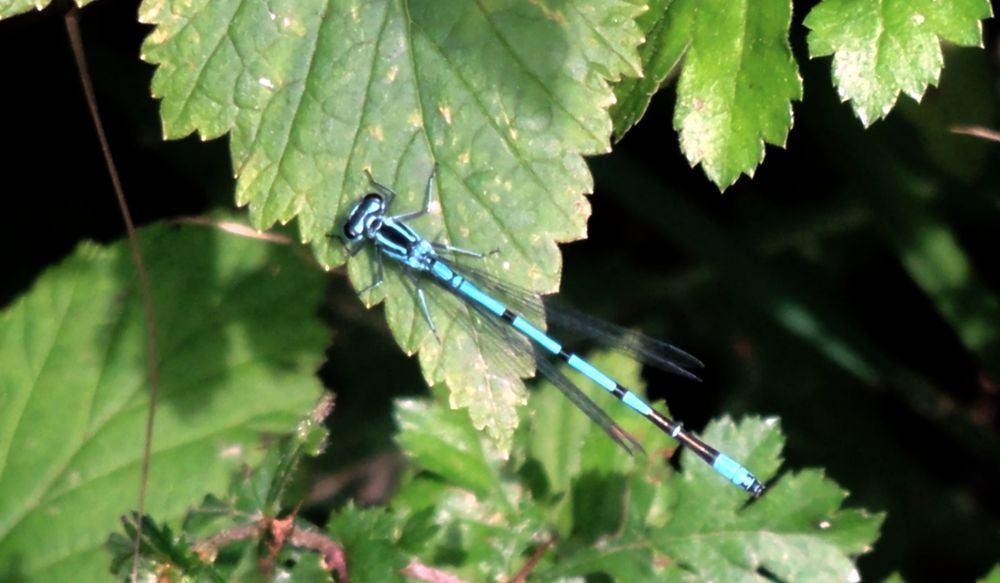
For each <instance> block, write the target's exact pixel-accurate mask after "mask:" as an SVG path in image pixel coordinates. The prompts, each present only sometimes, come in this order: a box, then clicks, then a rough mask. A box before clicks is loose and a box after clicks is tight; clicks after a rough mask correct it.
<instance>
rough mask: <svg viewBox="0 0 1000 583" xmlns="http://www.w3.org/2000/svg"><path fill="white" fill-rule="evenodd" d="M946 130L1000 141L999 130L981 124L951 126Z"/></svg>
mask: <svg viewBox="0 0 1000 583" xmlns="http://www.w3.org/2000/svg"><path fill="white" fill-rule="evenodd" d="M948 130H949V131H950V132H951V133H953V134H964V135H966V136H975V137H977V138H983V139H985V140H991V141H994V142H1000V132H998V131H997V130H991V129H989V128H984V127H982V126H951V127H950V128H948Z"/></svg>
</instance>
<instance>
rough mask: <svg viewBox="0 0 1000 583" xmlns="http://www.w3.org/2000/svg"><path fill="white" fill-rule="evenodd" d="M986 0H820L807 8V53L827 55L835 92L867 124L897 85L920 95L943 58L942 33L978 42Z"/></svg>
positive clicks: (891, 99)
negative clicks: (830, 62) (810, 8)
mask: <svg viewBox="0 0 1000 583" xmlns="http://www.w3.org/2000/svg"><path fill="white" fill-rule="evenodd" d="M991 15H992V9H991V8H990V3H989V0H824V1H823V2H821V3H820V4H818V5H817V6H816V7H815V8H813V9H812V10H811V11H810V12H809V14H808V15H807V16H806V19H805V25H806V26H807V27H808V28H809V29H810V33H809V53H810V55H811V56H812V57H825V56H828V55H834V57H833V78H834V81H835V83H836V84H837V91H838V93H839V94H840V97H841V99H843V100H844V101H851V103H852V106H853V107H854V112H855V114H856V115H857V116H858V118H859V119H860V120H861V123H862V124H864V125H865V126H866V127H867V126H869V125H871V124H872V123H873V122H875V121H877V120H879V119H881V118H883V117H885V116H886V115H888V113H889V112H890V111H891V110H892V107H893V105H894V104H895V103H896V99H897V98H898V97H899V94H900V92H902V93H905V94H907V95H909V96H910V97H912V98H913V99H914V100H917V101H919V100H920V98H921V97H922V96H923V94H924V91H926V90H927V86H928V85H936V84H937V81H938V77H939V75H940V74H941V68H942V67H943V66H944V57H943V56H942V54H941V41H942V40H946V41H949V42H952V43H955V44H957V45H961V46H981V45H982V24H981V23H980V21H981V20H983V19H985V18H989V17H990V16H991Z"/></svg>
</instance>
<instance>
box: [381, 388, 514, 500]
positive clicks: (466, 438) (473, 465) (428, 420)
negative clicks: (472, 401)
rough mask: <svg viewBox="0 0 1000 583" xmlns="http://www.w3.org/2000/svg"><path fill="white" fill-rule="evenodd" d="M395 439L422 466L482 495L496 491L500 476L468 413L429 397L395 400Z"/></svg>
mask: <svg viewBox="0 0 1000 583" xmlns="http://www.w3.org/2000/svg"><path fill="white" fill-rule="evenodd" d="M395 416H396V423H397V424H398V425H399V434H398V435H397V437H396V439H397V441H399V445H400V446H401V447H402V448H403V451H404V452H406V454H407V455H408V456H410V457H411V458H413V459H414V461H416V462H417V463H418V464H420V465H421V466H422V467H424V468H427V469H428V470H430V471H432V472H434V473H436V474H438V475H440V476H441V477H443V478H445V479H446V480H449V481H450V482H452V483H455V484H458V485H460V486H462V487H464V488H468V489H469V490H470V491H472V492H475V493H476V494H479V495H481V496H488V495H490V494H491V493H495V492H496V488H497V482H498V481H499V477H498V475H497V470H496V468H495V467H494V465H495V464H494V463H491V461H490V460H489V458H488V454H487V451H486V449H485V444H483V443H482V440H481V439H480V436H479V434H478V432H477V431H476V430H475V429H474V428H473V427H472V424H471V423H470V422H469V418H468V416H467V415H465V414H464V413H462V412H460V411H452V410H447V409H442V408H441V407H436V406H433V405H432V404H431V403H429V402H428V401H427V400H421V399H401V400H398V401H396V415H395Z"/></svg>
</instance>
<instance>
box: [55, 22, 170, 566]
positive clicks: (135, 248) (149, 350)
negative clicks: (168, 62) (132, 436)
mask: <svg viewBox="0 0 1000 583" xmlns="http://www.w3.org/2000/svg"><path fill="white" fill-rule="evenodd" d="M65 21H66V32H67V34H68V35H69V42H70V46H71V47H72V49H73V58H74V59H75V60H76V68H77V70H78V71H79V73H80V83H81V84H83V93H84V95H85V96H86V98H87V107H88V108H89V109H90V117H91V118H92V120H93V122H94V129H96V130H97V139H98V140H99V141H100V143H101V153H102V154H104V165H105V166H106V167H107V169H108V174H109V175H110V177H111V184H112V186H113V187H114V191H115V198H116V199H117V200H118V210H119V212H121V215H122V220H124V221H125V230H126V232H127V233H128V243H129V249H131V251H132V262H133V263H135V271H136V274H137V275H138V276H139V287H140V290H141V292H140V293H141V294H142V303H143V310H144V312H145V316H146V366H147V369H148V371H147V372H148V375H149V406H148V409H147V413H146V441H145V444H144V445H143V453H142V471H141V475H140V476H141V477H140V486H139V509H138V511H137V516H138V518H137V520H136V529H137V531H136V536H135V549H134V551H133V553H132V582H133V583H135V582H136V581H137V580H138V576H139V548H140V543H139V541H140V540H141V539H142V518H143V514H144V512H145V506H146V483H147V481H148V480H149V462H150V455H151V453H152V442H153V420H154V417H155V413H156V395H157V393H158V387H159V376H158V371H157V357H156V355H157V353H158V351H157V346H156V319H155V317H154V316H153V293H152V291H151V289H150V286H149V275H148V274H147V273H146V268H145V266H144V264H143V262H142V249H141V247H140V245H139V234H138V233H137V232H136V229H135V224H134V223H133V222H132V215H131V213H129V210H128V203H127V202H126V201H125V191H124V190H123V189H122V184H121V180H120V179H119V177H118V169H117V168H116V167H115V161H114V159H113V158H112V156H111V146H110V145H108V138H107V136H106V135H105V134H104V124H103V123H102V122H101V114H100V112H98V110H97V97H96V95H95V94H94V84H93V82H92V81H91V79H90V71H89V70H88V68H87V58H86V55H85V53H84V51H83V40H82V37H81V35H80V10H79V9H78V8H76V7H75V6H74V7H73V8H70V10H69V11H68V12H67V13H66V18H65Z"/></svg>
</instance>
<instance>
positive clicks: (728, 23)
mask: <svg viewBox="0 0 1000 583" xmlns="http://www.w3.org/2000/svg"><path fill="white" fill-rule="evenodd" d="M791 17H792V14H791V2H789V1H788V0H765V1H763V2H749V1H747V0H741V1H739V2H731V1H728V0H708V1H706V0H675V1H674V2H673V3H672V4H671V5H670V7H669V18H668V19H667V21H666V22H667V24H666V25H667V27H668V28H667V30H665V31H663V32H662V33H661V34H660V35H658V36H657V40H658V41H659V42H660V43H662V45H663V50H664V52H665V54H666V55H667V57H668V58H667V59H666V60H669V59H670V58H672V57H670V55H673V54H674V52H675V51H676V47H679V46H682V44H686V45H687V47H688V48H687V52H686V54H685V57H684V65H683V71H682V72H681V77H680V82H679V84H678V87H677V106H676V109H675V111H674V128H675V129H676V130H677V131H679V132H680V138H681V150H683V151H684V155H685V156H686V157H687V159H688V161H689V162H690V163H691V165H692V166H694V165H697V164H701V165H702V168H703V169H704V171H705V174H706V175H707V176H708V178H709V179H710V180H712V182H715V183H716V184H717V185H718V186H719V187H721V188H723V189H724V188H726V187H728V186H729V185H731V184H732V183H733V182H735V181H736V179H737V178H739V176H740V174H747V175H749V176H753V173H754V170H755V168H756V167H757V165H758V164H760V163H761V161H762V160H763V159H764V144H765V143H767V144H774V145H778V146H783V145H784V144H785V139H786V138H787V136H788V131H789V130H790V129H791V126H792V104H791V102H792V101H793V100H798V99H801V98H802V80H801V79H800V78H799V74H798V68H797V66H796V64H795V60H794V59H793V57H792V51H791V47H790V46H789V43H788V27H789V24H790V23H791ZM656 72H657V73H663V72H664V68H663V67H661V68H659V69H658V70H657V71H656Z"/></svg>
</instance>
